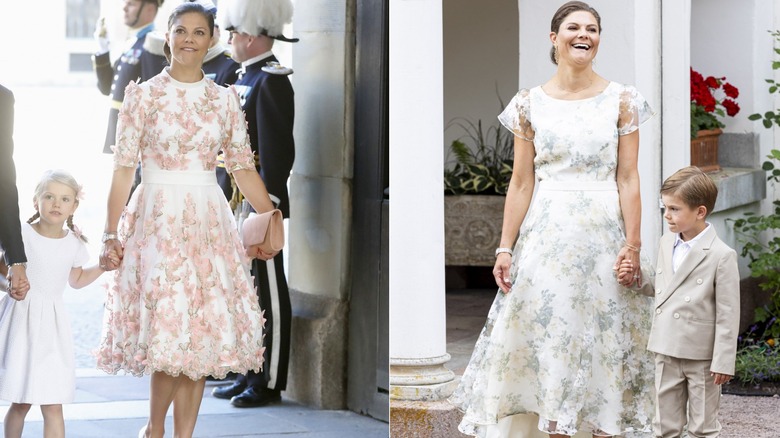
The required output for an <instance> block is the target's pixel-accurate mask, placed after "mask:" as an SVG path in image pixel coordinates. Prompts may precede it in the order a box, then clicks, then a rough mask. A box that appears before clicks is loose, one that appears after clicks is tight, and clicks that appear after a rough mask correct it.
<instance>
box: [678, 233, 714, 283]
mask: <svg viewBox="0 0 780 438" xmlns="http://www.w3.org/2000/svg"><path fill="white" fill-rule="evenodd" d="M705 223H706V224H707V226H706V227H705V228H704V229H703V230H701V232H700V233H699V234H697V235H696V237H694V238H693V239H691V240H689V241H687V242H686V241H684V240H682V238H680V233H677V238H676V239H675V240H674V249H673V250H672V272H677V268H679V267H680V265H681V264H682V262H683V260H685V256H687V255H688V253H689V252H691V248H693V247H694V245H696V242H698V241H699V239H701V236H703V235H704V233H706V232H707V230H709V229H710V227H711V226H712V225H711V224H710V223H709V222H705Z"/></svg>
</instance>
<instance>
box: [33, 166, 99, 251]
mask: <svg viewBox="0 0 780 438" xmlns="http://www.w3.org/2000/svg"><path fill="white" fill-rule="evenodd" d="M50 182H58V183H60V184H64V185H66V186H68V187H70V188H71V189H73V191H74V192H75V193H76V197H75V198H76V199H75V202H76V205H78V204H79V200H81V196H82V195H83V191H82V188H81V184H79V183H78V182H77V181H76V178H74V177H73V175H71V174H70V173H68V172H67V171H65V170H62V169H54V170H47V171H46V172H44V173H43V176H42V177H41V180H40V181H39V182H38V185H37V186H35V194H34V195H33V197H34V198H35V199H38V198H39V197H40V196H41V195H43V192H44V191H45V190H46V187H47V186H48V185H49V183H50ZM40 217H41V214H40V213H39V212H37V211H36V212H35V214H34V215H32V217H31V218H30V219H27V223H28V224H31V223H33V222H34V221H35V220H36V219H38V218H40ZM66 224H67V225H68V228H69V229H70V231H72V232H73V234H74V235H75V236H76V237H78V238H79V239H81V240H82V241H83V242H85V243H86V242H87V238H86V237H85V236H84V235H82V234H81V230H79V228H78V227H76V226H75V225H73V215H70V216H68V220H67V222H66Z"/></svg>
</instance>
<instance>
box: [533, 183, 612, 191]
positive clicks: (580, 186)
mask: <svg viewBox="0 0 780 438" xmlns="http://www.w3.org/2000/svg"><path fill="white" fill-rule="evenodd" d="M539 190H555V191H570V192H581V191H598V190H601V191H612V190H617V183H616V182H615V181H576V180H574V181H539Z"/></svg>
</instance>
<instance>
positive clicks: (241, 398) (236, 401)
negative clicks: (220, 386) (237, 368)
mask: <svg viewBox="0 0 780 438" xmlns="http://www.w3.org/2000/svg"><path fill="white" fill-rule="evenodd" d="M281 401H282V393H281V391H278V390H275V389H266V388H262V389H254V388H252V387H251V386H250V387H249V388H247V389H245V390H244V392H242V393H241V394H239V395H237V396H235V397H233V398H231V399H230V404H231V405H233V406H235V407H237V408H259V407H260V406H265V405H269V404H271V403H279V402H281Z"/></svg>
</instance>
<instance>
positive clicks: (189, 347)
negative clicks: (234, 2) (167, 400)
mask: <svg viewBox="0 0 780 438" xmlns="http://www.w3.org/2000/svg"><path fill="white" fill-rule="evenodd" d="M246 126H247V125H246V120H245V118H244V113H243V111H242V110H241V104H240V102H239V98H238V94H237V93H236V92H235V90H234V89H233V88H224V87H221V86H218V85H216V84H215V83H214V82H213V81H212V80H210V79H206V78H205V77H204V79H202V80H201V81H199V82H195V83H182V82H178V81H176V80H175V79H173V78H172V77H171V76H170V75H169V74H168V71H167V70H164V71H163V72H162V73H160V74H159V75H157V76H155V77H153V78H152V79H150V80H148V81H146V82H143V83H141V84H135V83H133V82H131V83H130V85H128V86H127V89H126V92H125V99H124V103H123V105H122V109H121V111H120V112H119V123H118V127H117V143H116V148H115V150H114V166H115V167H120V166H122V167H130V168H135V167H136V164H137V163H138V160H139V159H140V161H141V167H142V172H143V176H142V182H141V184H140V185H139V186H138V187H137V188H136V190H135V191H134V192H133V195H132V196H131V198H130V201H129V202H128V204H127V207H126V208H125V211H124V212H123V213H122V218H121V219H120V221H119V229H118V233H119V239H120V240H121V242H122V243H123V245H124V258H123V260H122V264H121V266H120V267H119V269H117V270H116V271H115V272H114V273H113V275H112V276H111V277H110V280H109V289H108V295H107V297H106V310H105V313H104V317H103V335H102V341H101V344H100V347H99V349H98V358H97V365H98V368H100V369H102V370H104V371H106V372H108V373H112V374H115V373H117V372H118V371H120V370H123V371H125V372H128V373H131V374H133V375H136V376H141V375H143V374H150V373H152V372H155V371H162V372H165V373H167V374H169V375H172V376H178V375H179V374H184V375H186V376H188V377H190V378H191V379H194V380H197V379H200V378H202V377H204V376H208V375H212V376H215V377H220V378H221V377H225V374H227V373H228V372H230V371H233V372H236V373H242V374H244V373H246V372H247V371H248V370H254V371H259V370H260V367H261V365H262V363H263V333H262V328H263V317H262V313H261V311H260V306H259V304H258V298H257V295H256V293H255V288H254V283H253V282H252V277H251V275H250V272H249V262H250V260H249V259H248V258H247V257H246V256H245V255H244V248H243V246H242V244H241V240H240V238H239V235H238V229H237V227H236V222H235V218H234V216H233V212H232V211H231V209H230V206H229V205H228V201H227V200H226V199H225V195H224V194H223V192H222V190H221V189H220V187H219V185H217V177H216V170H215V169H216V166H217V154H218V153H219V152H220V150H221V151H223V152H224V159H225V166H226V167H227V170H228V171H229V172H232V171H234V170H237V169H252V171H255V162H254V158H253V155H252V152H251V150H250V148H249V139H248V136H247V130H246Z"/></svg>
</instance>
